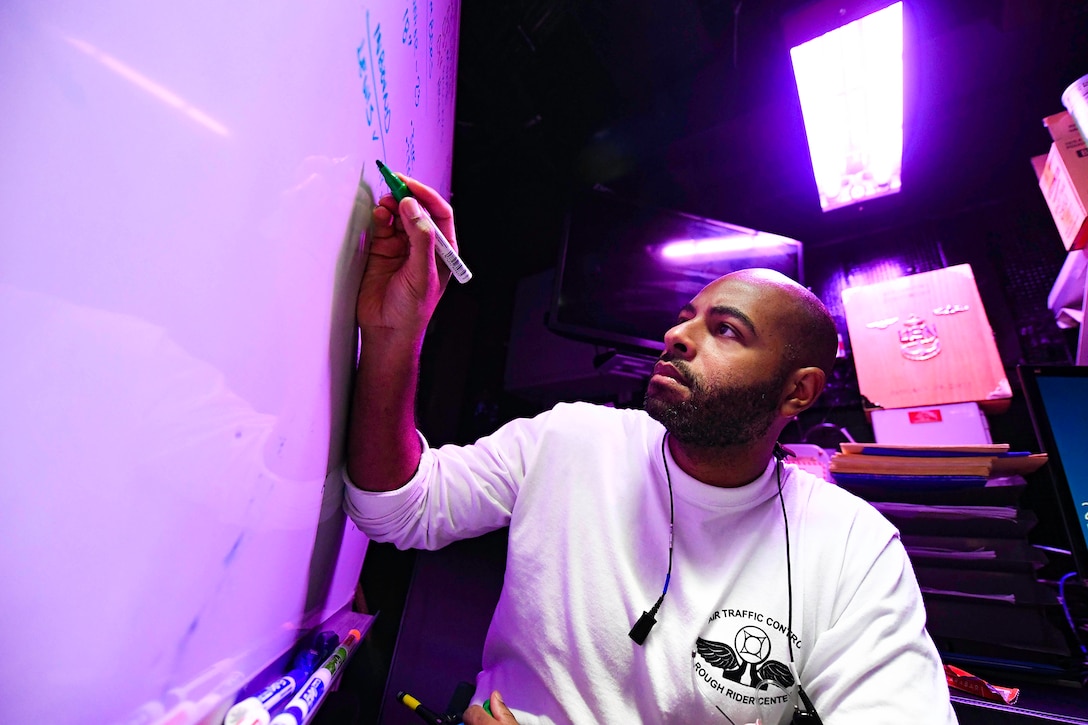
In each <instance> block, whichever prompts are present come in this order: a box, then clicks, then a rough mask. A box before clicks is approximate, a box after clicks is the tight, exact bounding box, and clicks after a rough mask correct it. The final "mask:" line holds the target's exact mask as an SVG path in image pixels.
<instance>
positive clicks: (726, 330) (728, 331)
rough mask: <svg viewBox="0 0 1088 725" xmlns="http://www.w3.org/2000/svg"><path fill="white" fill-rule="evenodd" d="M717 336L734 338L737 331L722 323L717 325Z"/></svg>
mask: <svg viewBox="0 0 1088 725" xmlns="http://www.w3.org/2000/svg"><path fill="white" fill-rule="evenodd" d="M718 334H719V335H725V336H726V337H736V336H737V331H736V330H734V329H733V327H732V326H731V325H727V324H725V323H724V322H723V323H721V324H720V325H718Z"/></svg>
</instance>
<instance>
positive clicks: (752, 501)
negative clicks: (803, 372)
mask: <svg viewBox="0 0 1088 725" xmlns="http://www.w3.org/2000/svg"><path fill="white" fill-rule="evenodd" d="M664 434H665V431H664V429H663V428H662V426H661V425H660V424H659V423H657V422H655V421H654V420H652V419H651V418H650V417H649V416H648V415H647V414H646V413H644V412H642V411H639V410H616V409H612V408H607V407H603V406H596V405H590V404H586V403H573V404H560V405H558V406H556V407H555V408H554V409H553V410H551V411H548V412H546V413H542V414H541V415H539V416H537V417H535V418H533V419H522V420H515V421H512V422H510V423H508V424H506V425H504V426H503V427H502V428H500V429H499V430H498V431H496V432H495V433H494V434H493V435H491V436H488V437H485V438H483V439H481V440H480V441H478V442H477V443H476V444H474V445H471V446H464V447H457V446H443V447H442V448H439V449H431V448H426V449H425V451H424V453H423V457H422V460H421V461H420V465H419V469H418V471H417V472H416V474H415V476H414V477H413V478H412V480H410V481H409V482H408V483H407V484H406V485H404V486H403V487H401V488H400V489H398V490H396V491H392V492H386V493H369V492H364V491H361V490H359V489H357V488H355V487H354V486H352V485H349V486H347V487H346V490H347V494H346V500H345V508H346V510H347V511H348V513H349V515H350V516H351V518H352V519H353V520H354V521H355V522H356V523H357V524H358V525H359V527H360V528H361V529H362V530H363V531H364V532H366V533H367V534H368V535H369V536H371V537H372V538H374V539H375V540H379V541H390V542H393V543H394V544H396V545H397V546H399V547H401V548H426V549H435V548H439V547H441V546H443V545H445V544H447V543H449V542H451V541H453V540H455V539H460V538H465V537H468V536H475V535H479V534H482V533H484V532H487V531H491V530H494V529H497V528H500V527H502V526H506V525H509V527H510V534H509V553H508V558H507V565H506V576H505V581H504V585H503V590H502V594H501V596H500V599H499V602H498V605H497V607H496V610H495V614H494V617H493V619H492V622H491V626H490V629H489V631H488V635H487V639H486V642H485V645H484V652H483V670H482V671H481V672H480V675H479V677H478V679H477V701H479V700H482V699H483V698H484V697H486V696H487V695H488V693H490V692H491V691H492V690H493V689H498V690H499V691H501V692H502V693H503V699H504V700H505V702H506V703H507V705H508V706H510V707H511V709H512V710H513V711H514V713H515V715H516V716H517V718H518V721H519V722H520V723H522V725H531V724H532V723H568V722H569V723H587V722H601V723H632V722H646V723H650V722H654V723H666V722H676V723H694V722H698V723H714V722H721V723H732V724H734V725H740V724H742V723H749V722H754V721H755V720H756V719H757V717H761V716H762V717H763V722H764V723H767V722H773V721H774V720H773V719H771V718H770V717H769V716H768V713H766V712H761V711H760V700H761V698H762V699H763V700H767V699H774V698H773V697H771V696H773V695H774V694H775V693H776V692H777V690H775V689H771V690H769V691H767V690H759V689H757V687H756V685H757V684H758V683H759V681H760V680H764V679H768V678H771V675H773V674H775V673H777V675H778V678H779V680H782V679H783V678H784V680H785V681H786V682H788V681H789V680H790V679H792V676H791V674H790V673H791V667H790V664H791V659H792V662H793V668H792V672H795V673H796V674H797V676H798V678H799V680H800V684H801V686H802V687H803V688H804V690H805V692H806V693H807V694H808V696H809V698H810V699H811V700H812V701H813V703H814V704H815V706H816V709H817V710H818V711H819V713H820V716H821V717H822V718H823V721H824V722H825V723H827V725H850V724H851V723H857V724H858V725H872V723H881V724H882V725H893V724H895V723H903V724H904V725H906V724H908V723H909V724H910V725H919V724H923V723H924V724H925V725H941V724H943V723H955V722H956V718H955V715H954V713H953V711H952V708H951V705H950V703H949V695H948V688H947V685H946V683H945V679H944V674H943V670H942V665H941V662H940V659H939V657H938V654H937V651H936V649H935V647H934V645H933V643H932V641H931V639H930V638H929V635H928V634H927V633H926V631H925V611H924V609H923V604H922V599H921V594H920V592H919V589H918V584H917V581H916V579H915V577H914V572H913V570H912V568H911V565H910V561H909V560H908V558H907V555H906V552H905V550H904V548H903V546H902V544H901V543H900V541H899V535H898V532H897V531H896V530H895V528H894V527H893V526H892V525H891V524H890V523H888V521H887V520H886V519H884V518H883V517H882V516H881V515H880V514H879V513H878V512H877V511H876V510H875V509H873V508H872V507H871V506H870V505H869V504H867V503H866V502H864V501H862V500H861V499H859V498H857V497H855V496H853V495H852V494H850V493H848V492H846V491H843V490H841V489H839V488H838V487H836V486H835V485H833V484H830V483H827V482H825V481H822V480H820V479H819V478H817V477H815V476H812V475H811V474H808V473H807V472H805V471H802V470H800V469H798V468H796V467H794V466H791V465H782V466H781V471H780V472H781V487H782V500H784V502H785V515H784V514H783V508H782V503H781V501H780V498H779V495H778V491H779V488H778V473H779V470H778V469H777V468H776V464H775V463H774V462H773V461H772V462H771V463H770V464H769V465H768V467H767V470H766V471H765V472H764V474H763V475H762V476H760V477H759V478H758V479H756V480H755V481H753V482H752V483H750V484H748V485H746V486H742V487H739V488H731V489H727V488H718V487H715V486H710V485H707V484H704V483H701V482H699V481H697V480H695V479H693V478H691V477H690V476H687V475H686V474H685V473H684V472H683V471H681V470H680V468H679V466H677V465H676V463H675V461H673V460H672V457H671V455H669V454H668V453H667V447H666V453H665V454H664V456H665V458H666V459H667V461H668V463H667V466H668V475H666V463H665V461H664V460H663V454H662V441H663V438H664ZM669 478H671V483H672V492H673V505H674V507H675V527H674V537H675V538H674V547H673V569H672V576H671V580H670V583H669V586H668V593H667V595H666V596H665V599H664V603H663V604H662V606H661V609H660V611H659V612H658V613H657V624H656V625H655V626H654V628H653V630H652V631H651V632H650V635H649V637H648V638H647V640H646V642H645V644H644V645H642V646H640V645H638V644H636V643H635V642H634V641H632V640H631V638H630V637H629V636H628V632H629V630H630V629H631V626H632V625H633V624H634V622H635V621H636V620H637V619H638V618H639V616H640V615H641V614H642V612H643V611H645V610H648V609H650V607H651V606H652V605H653V604H654V602H655V601H656V600H657V599H658V597H659V596H660V595H661V592H662V588H663V586H664V584H665V574H666V571H667V569H668V558H669V510H670V500H669V499H670V495H669ZM349 483H350V482H349ZM787 521H788V529H789V540H790V546H789V567H788V568H787V552H786V522H787ZM791 588H792V594H793V608H792V624H793V626H792V637H790V633H791V628H790V626H789V625H790V620H791V613H790V607H789V595H788V593H789V592H790V590H791ZM791 649H792V652H791ZM783 672H785V674H784V675H783ZM772 679H773V678H772ZM782 722H788V715H787V714H783V715H782Z"/></svg>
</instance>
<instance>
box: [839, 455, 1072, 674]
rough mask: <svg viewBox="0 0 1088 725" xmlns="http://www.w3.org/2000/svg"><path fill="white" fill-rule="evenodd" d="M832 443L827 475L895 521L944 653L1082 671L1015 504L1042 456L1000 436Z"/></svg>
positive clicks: (977, 661)
mask: <svg viewBox="0 0 1088 725" xmlns="http://www.w3.org/2000/svg"><path fill="white" fill-rule="evenodd" d="M840 449H841V450H840V452H838V453H836V454H835V455H833V456H832V458H831V461H830V463H829V470H830V472H831V476H832V478H833V479H834V480H835V482H836V483H837V484H838V485H839V486H840V487H842V488H845V489H847V490H849V491H851V492H853V493H855V494H857V495H858V496H860V497H862V498H864V499H866V500H867V501H869V502H870V503H871V504H872V505H873V506H874V507H875V508H876V509H877V510H879V511H880V512H881V513H882V514H883V515H884V516H885V518H887V519H888V520H889V521H891V522H892V524H894V525H895V526H896V527H897V528H898V529H899V531H900V535H901V539H902V541H903V545H904V547H905V548H906V550H907V554H908V555H909V556H910V559H911V563H912V565H913V566H914V571H915V574H916V576H917V578H918V584H919V586H920V587H921V590H922V596H923V599H924V600H925V604H926V613H927V617H928V624H927V627H928V629H929V633H930V635H931V636H932V637H933V640H934V641H935V642H936V644H937V647H938V649H940V650H941V654H942V657H943V658H944V660H945V662H947V663H955V664H959V665H961V666H965V667H967V669H971V668H972V667H974V668H976V669H979V668H982V669H984V670H985V669H991V670H1010V669H1011V670H1016V671H1017V672H1019V673H1021V674H1024V673H1025V672H1033V673H1036V674H1038V675H1039V676H1040V677H1046V678H1053V677H1055V676H1056V675H1057V676H1059V677H1067V678H1068V679H1069V680H1070V681H1075V680H1076V679H1077V678H1079V677H1082V673H1079V669H1078V666H1077V662H1078V658H1077V657H1076V656H1075V655H1076V652H1075V651H1074V648H1075V647H1076V644H1075V642H1076V639H1075V637H1072V636H1071V631H1070V630H1069V627H1068V624H1067V621H1066V619H1065V617H1064V612H1063V610H1062V608H1061V602H1060V600H1059V597H1058V592H1057V591H1056V590H1055V588H1054V587H1053V586H1052V585H1050V584H1049V583H1047V582H1044V581H1041V580H1040V579H1039V577H1038V572H1039V570H1040V569H1041V568H1043V567H1044V566H1045V565H1046V564H1047V563H1048V557H1047V556H1046V554H1045V553H1044V551H1042V550H1040V549H1039V548H1038V547H1035V546H1033V545H1032V544H1031V542H1030V540H1029V534H1030V532H1031V530H1032V528H1033V527H1034V526H1035V524H1036V523H1037V520H1038V519H1037V518H1036V516H1035V514H1034V513H1033V512H1032V511H1031V510H1030V509H1029V508H1025V507H1023V506H1021V504H1020V498H1021V494H1022V493H1023V492H1024V489H1025V488H1026V486H1027V480H1026V479H1025V478H1024V476H1027V475H1029V474H1031V473H1033V472H1034V471H1036V470H1038V469H1039V468H1040V467H1042V466H1043V465H1044V464H1045V463H1046V460H1047V456H1046V454H1031V453H1024V452H1018V451H1010V450H1009V446H1007V445H1005V444H986V445H962V446H961V445H955V446H906V445H901V446H897V445H886V444H868V443H842V444H841V445H840Z"/></svg>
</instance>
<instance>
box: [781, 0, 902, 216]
mask: <svg viewBox="0 0 1088 725" xmlns="http://www.w3.org/2000/svg"><path fill="white" fill-rule="evenodd" d="M790 56H791V58H792V60H793V71H794V75H795V77H796V79H797V91H798V96H799V97H800V100H801V113H802V116H803V117H804V121H805V133H806V135H807V136H808V146H809V154H810V156H811V157H812V169H813V173H814V176H815V179H816V187H817V190H818V191H819V194H820V206H821V208H822V209H823V210H824V211H829V210H831V209H835V208H839V207H843V206H847V205H849V204H855V203H857V202H860V201H864V200H866V199H871V198H875V197H879V196H884V195H887V194H894V193H896V192H898V191H899V189H900V186H901V183H902V182H901V178H900V172H901V170H902V161H903V4H902V3H901V2H897V3H895V4H892V5H889V6H888V7H886V8H884V9H882V10H878V11H876V12H874V13H872V14H870V15H867V16H865V17H863V18H861V19H859V20H855V21H854V22H852V23H848V24H846V25H843V26H842V27H840V28H836V29H835V30H832V31H830V32H828V33H825V34H823V35H821V36H819V37H817V38H814V39H812V40H810V41H808V42H806V43H802V44H800V45H798V46H796V47H794V48H792V49H790Z"/></svg>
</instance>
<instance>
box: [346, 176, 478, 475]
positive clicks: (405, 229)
mask: <svg viewBox="0 0 1088 725" xmlns="http://www.w3.org/2000/svg"><path fill="white" fill-rule="evenodd" d="M401 178H402V179H403V180H404V181H405V183H407V184H408V187H409V189H411V191H412V193H413V194H414V195H415V197H416V198H414V199H413V198H410V197H409V198H406V199H403V200H402V201H401V202H399V203H398V202H397V201H396V200H394V199H393V197H392V196H385V197H382V199H381V200H379V202H378V206H377V208H376V209H375V210H374V223H373V227H372V232H371V237H370V239H369V240H368V244H367V261H366V269H365V271H364V272H363V280H362V283H361V285H360V288H359V298H358V302H357V303H356V312H355V314H356V320H357V322H358V324H359V332H360V341H361V348H360V358H359V368H358V371H357V372H356V377H355V388H354V392H353V397H352V404H351V416H350V419H349V423H348V445H347V451H348V454H347V472H348V475H349V476H350V477H351V480H352V481H353V482H354V483H355V485H356V486H358V487H359V488H362V489H365V490H368V491H391V490H393V489H396V488H399V487H400V486H402V485H404V484H405V483H406V482H407V481H408V479H410V478H411V477H412V474H413V473H415V470H416V468H417V466H418V465H419V458H420V456H421V455H422V444H421V443H420V440H419V436H418V435H417V433H416V421H415V400H416V389H417V384H418V378H419V354H420V350H421V349H422V346H423V336H424V334H425V333H426V331H427V324H428V323H429V322H430V320H431V316H432V315H433V314H434V310H435V307H436V306H437V304H438V300H439V298H441V296H442V292H443V291H444V290H445V288H446V284H447V283H448V282H449V278H450V272H449V270H448V269H447V268H446V267H445V265H443V264H442V263H441V262H440V261H438V260H437V259H436V258H435V240H434V234H433V229H434V225H437V226H438V227H439V228H440V229H441V230H442V233H443V234H444V235H445V236H446V238H447V239H448V240H449V241H450V244H452V245H453V246H454V248H455V249H456V247H457V238H456V235H455V234H454V227H453V212H452V210H451V209H450V206H449V204H448V203H447V202H446V201H445V200H444V199H443V198H442V197H441V195H439V194H438V192H436V191H435V190H434V189H431V188H430V187H428V186H424V185H423V184H420V183H419V182H417V181H414V180H413V179H410V178H408V177H405V176H401ZM421 207H423V209H426V211H427V212H429V217H430V218H428V214H427V213H424V211H423V209H421Z"/></svg>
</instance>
